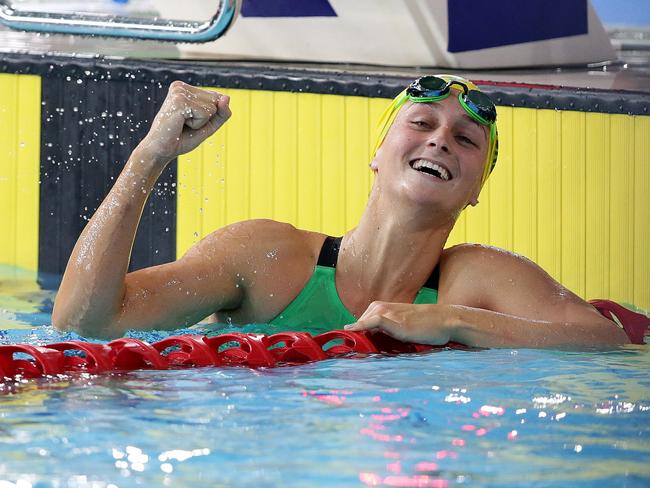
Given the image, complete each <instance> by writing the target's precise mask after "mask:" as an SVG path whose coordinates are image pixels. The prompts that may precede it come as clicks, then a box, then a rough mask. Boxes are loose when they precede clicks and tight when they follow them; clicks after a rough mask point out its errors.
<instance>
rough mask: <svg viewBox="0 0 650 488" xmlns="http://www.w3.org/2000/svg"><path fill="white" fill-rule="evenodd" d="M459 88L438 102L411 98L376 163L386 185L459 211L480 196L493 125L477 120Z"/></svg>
mask: <svg viewBox="0 0 650 488" xmlns="http://www.w3.org/2000/svg"><path fill="white" fill-rule="evenodd" d="M456 93H457V92H455V91H454V92H453V93H452V94H451V96H449V97H447V98H446V99H444V100H442V101H440V102H435V103H413V102H407V103H406V104H404V106H403V107H402V108H401V109H400V112H399V113H398V114H397V117H396V118H395V121H394V122H393V125H392V126H391V128H390V130H389V131H388V133H387V134H386V138H385V139H384V141H383V143H382V145H381V147H380V148H379V149H378V150H377V153H376V154H375V158H374V159H373V161H372V163H371V167H372V169H373V171H375V172H376V174H377V184H378V185H379V186H380V187H381V188H382V191H385V192H389V193H396V194H398V195H399V196H400V198H404V197H405V198H408V199H409V200H410V201H413V202H418V203H420V204H427V203H429V204H435V205H436V206H438V207H441V208H442V209H444V210H446V211H448V212H450V213H451V214H453V215H454V218H455V216H457V215H458V214H459V213H460V211H461V210H462V209H463V208H464V207H465V206H466V205H467V204H475V203H476V202H477V198H478V193H479V191H480V189H481V176H482V174H483V169H484V165H485V161H486V158H487V151H488V145H489V130H488V128H487V127H485V126H482V125H480V124H479V123H478V122H476V121H475V120H473V119H472V118H471V117H470V116H469V115H468V114H467V112H465V110H464V109H463V108H462V107H461V105H460V103H459V102H458V97H457V96H456Z"/></svg>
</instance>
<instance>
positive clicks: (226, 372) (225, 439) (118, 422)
mask: <svg viewBox="0 0 650 488" xmlns="http://www.w3.org/2000/svg"><path fill="white" fill-rule="evenodd" d="M0 294H1V296H0V320H1V321H2V322H0V343H5V344H6V343H14V342H28V343H31V344H45V343H47V342H55V341H59V340H64V339H79V337H78V336H76V335H73V334H65V335H64V334H60V333H59V332H57V331H55V330H54V329H53V328H52V327H50V326H49V325H47V324H49V317H50V313H51V304H52V300H53V293H52V292H48V291H45V290H41V289H40V288H38V286H36V285H35V284H34V283H33V282H31V281H29V280H11V281H7V280H0ZM256 327H257V330H262V329H263V327H262V326H256ZM256 327H252V326H249V327H246V328H240V329H237V328H232V327H229V328H228V330H229V331H231V330H244V331H251V330H253V329H255V328H256ZM179 332H180V331H175V332H173V333H179ZM193 332H194V333H201V332H205V330H203V329H201V328H199V330H194V331H193ZM165 335H168V333H157V332H156V333H145V334H143V333H140V334H136V335H135V336H137V337H139V338H144V339H146V340H150V341H155V340H158V339H160V338H161V337H163V336H165ZM648 371H650V349H649V348H648V346H625V347H621V348H619V349H617V350H614V351H609V352H595V351H586V352H561V351H544V350H526V349H520V350H507V349H506V350H485V351H471V352H469V351H458V350H442V351H438V352H430V353H424V354H406V355H401V356H397V357H390V356H371V357H361V358H342V359H333V360H327V361H322V362H317V363H312V364H306V365H301V366H292V367H282V368H273V369H248V368H203V369H193V370H178V371H137V372H130V373H113V374H103V375H97V376H92V375H81V376H75V377H56V378H43V379H38V380H23V381H11V382H8V383H7V382H5V383H4V385H3V386H2V387H1V388H0V487H1V488H4V487H9V486H18V487H29V486H33V487H50V486H51V487H68V486H70V487H78V486H79V487H82V486H92V487H125V486H173V487H183V486H215V487H221V486H223V487H230V486H237V487H240V486H241V487H248V486H251V487H252V486H255V487H259V486H264V487H266V486H281V487H308V486H328V487H330V486H341V487H348V486H400V487H443V486H456V485H467V486H486V487H490V486H494V487H497V486H498V487H502V486H512V487H525V486H543V487H566V486H572V487H574V486H576V487H592V486H593V487H596V486H598V487H601V486H626V487H647V486H650V442H649V440H650V375H649V374H648Z"/></svg>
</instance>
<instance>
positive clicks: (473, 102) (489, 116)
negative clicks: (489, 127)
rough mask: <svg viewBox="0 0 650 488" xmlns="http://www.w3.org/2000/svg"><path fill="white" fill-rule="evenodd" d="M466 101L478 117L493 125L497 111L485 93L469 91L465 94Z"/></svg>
mask: <svg viewBox="0 0 650 488" xmlns="http://www.w3.org/2000/svg"><path fill="white" fill-rule="evenodd" d="M466 99H467V101H468V102H470V103H469V105H470V106H471V107H472V109H474V110H475V111H476V113H477V114H478V115H480V116H481V117H483V118H484V119H485V120H487V121H488V122H490V123H493V122H494V121H496V119H497V110H496V107H495V106H494V103H493V102H492V99H491V98H490V97H488V96H487V95H486V94H485V93H482V92H480V91H476V90H471V91H470V92H468V93H467V98H466Z"/></svg>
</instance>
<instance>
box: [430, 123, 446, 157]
mask: <svg viewBox="0 0 650 488" xmlns="http://www.w3.org/2000/svg"><path fill="white" fill-rule="evenodd" d="M449 132H450V131H449V128H448V127H446V126H440V127H438V128H437V129H436V130H434V131H432V132H431V135H430V136H429V140H428V141H427V144H428V145H429V146H431V147H435V148H438V149H440V150H441V151H443V152H446V153H448V152H449V137H450V133H449Z"/></svg>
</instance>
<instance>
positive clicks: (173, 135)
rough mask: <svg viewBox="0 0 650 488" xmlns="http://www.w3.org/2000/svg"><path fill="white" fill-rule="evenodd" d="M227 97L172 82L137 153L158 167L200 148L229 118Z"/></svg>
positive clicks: (178, 82)
mask: <svg viewBox="0 0 650 488" xmlns="http://www.w3.org/2000/svg"><path fill="white" fill-rule="evenodd" d="M229 102H230V98H229V97H228V96H227V95H222V94H220V93H217V92H214V91H210V90H205V89H203V88H197V87H195V86H191V85H188V84H186V83H183V82H182V81H174V82H173V83H172V84H171V85H170V87H169V91H168V92H167V97H166V98H165V101H164V102H163V104H162V107H160V110H159V111H158V114H157V115H156V117H155V118H154V121H153V123H152V124H151V129H150V130H149V133H148V134H147V136H146V137H145V138H144V139H143V140H142V142H141V143H140V145H139V149H140V150H144V151H145V152H146V154H147V155H148V156H149V157H151V158H153V159H154V160H156V161H158V162H160V163H161V164H165V165H166V164H167V163H168V162H169V161H171V160H172V159H174V158H175V157H177V156H179V155H181V154H185V153H187V152H189V151H191V150H192V149H194V148H196V147H197V146H199V145H200V144H201V143H202V142H203V141H205V140H206V139H207V138H208V137H210V136H211V135H212V134H214V133H215V132H216V131H217V129H219V127H221V126H222V125H223V124H224V123H225V122H226V121H227V120H228V119H229V118H230V115H231V112H230V107H229Z"/></svg>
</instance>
